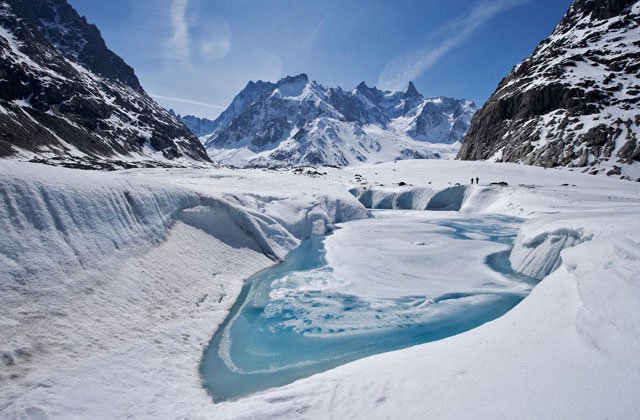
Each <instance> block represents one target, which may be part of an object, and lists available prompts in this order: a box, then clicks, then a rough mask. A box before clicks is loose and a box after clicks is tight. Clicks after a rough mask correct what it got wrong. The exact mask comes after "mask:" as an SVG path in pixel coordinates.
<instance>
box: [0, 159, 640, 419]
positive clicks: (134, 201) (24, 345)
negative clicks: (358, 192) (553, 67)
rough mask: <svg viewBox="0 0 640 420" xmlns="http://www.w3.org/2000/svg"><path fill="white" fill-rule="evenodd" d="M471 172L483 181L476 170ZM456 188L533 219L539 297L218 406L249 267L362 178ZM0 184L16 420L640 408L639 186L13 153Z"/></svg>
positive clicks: (529, 172) (412, 188)
mask: <svg viewBox="0 0 640 420" xmlns="http://www.w3.org/2000/svg"><path fill="white" fill-rule="evenodd" d="M325 173H326V174H325ZM79 175H81V176H79ZM472 176H474V177H475V176H479V177H480V185H473V186H471V185H468V184H466V185H465V183H466V182H467V181H468V180H469V179H470V178H471V177H472ZM498 182H507V183H508V185H506V186H505V185H504V184H497V185H491V183H498ZM400 183H404V184H406V185H402V186H399V185H398V184H400ZM456 183H460V184H462V185H460V186H459V189H461V190H462V191H463V194H462V199H461V200H460V201H457V200H459V198H460V197H459V195H458V194H443V197H441V201H442V203H443V204H444V203H445V201H446V200H453V201H455V204H459V208H460V211H462V212H468V213H471V214H473V213H475V212H482V213H503V214H509V215H514V216H520V217H524V218H527V219H529V220H528V221H527V222H525V224H524V225H523V227H522V229H521V232H520V234H519V237H518V239H517V242H516V246H515V248H514V250H513V251H512V254H511V261H512V264H513V266H514V267H515V268H517V269H518V270H520V271H523V272H527V273H529V274H532V275H535V276H537V277H541V278H542V281H541V283H539V284H538V285H537V286H536V287H535V289H534V290H533V292H532V293H531V295H530V296H529V297H527V298H526V299H525V300H524V301H523V302H522V303H520V304H519V305H518V306H517V307H516V308H514V309H513V310H512V311H510V312H509V313H507V314H506V315H504V316H503V317H501V318H499V319H497V320H495V321H493V322H490V323H488V324H485V325H483V326H481V327H479V328H477V329H475V330H471V331H469V332H467V333H464V334H461V335H458V336H455V337H450V338H447V339H444V340H441V341H438V342H433V343H429V344H425V345H420V346H416V347H412V348H409V349H404V350H400V351H395V352H391V353H385V354H380V355H376V356H372V357H368V358H366V359H362V360H359V361H357V362H354V363H349V364H347V365H344V366H341V367H338V368H336V369H333V370H330V371H327V372H324V373H322V374H319V375H315V376H312V377H309V378H306V379H303V380H300V381H297V382H295V383H292V384H290V385H287V386H285V387H282V388H277V389H271V390H268V391H265V392H263V393H260V394H256V395H252V396H249V397H246V398H242V399H240V400H237V401H231V402H225V403H222V404H213V403H212V400H211V398H210V396H209V395H207V394H206V392H205V390H204V389H203V387H202V384H201V379H200V377H199V373H198V366H199V363H200V358H201V355H202V351H203V348H204V346H206V344H207V343H208V341H209V339H210V337H211V335H212V333H213V332H214V331H215V329H216V328H217V327H218V326H219V325H220V323H221V322H222V321H223V320H224V318H225V316H226V314H227V313H228V311H229V309H230V307H231V306H232V304H233V302H234V301H235V299H236V297H237V296H238V293H239V292H240V288H241V286H242V283H243V280H244V279H246V278H247V277H248V276H249V275H250V274H251V273H253V272H256V271H258V270H260V269H261V268H264V267H266V266H267V265H269V264H272V263H273V262H274V257H279V256H282V255H284V253H286V252H287V251H288V250H290V249H291V248H292V247H294V246H295V245H296V244H297V243H298V242H299V240H300V238H304V237H307V236H309V235H312V234H321V233H323V232H324V231H326V230H327V229H329V228H332V227H333V226H334V225H335V224H336V223H337V222H340V221H348V220H352V219H356V218H361V217H365V216H366V213H365V209H364V207H363V206H362V205H361V204H359V203H358V202H357V201H356V199H355V197H354V196H353V195H352V194H350V193H349V192H348V190H349V189H354V190H355V189H358V188H359V189H364V188H365V187H369V188H372V189H374V190H375V191H376V194H378V195H379V197H380V198H381V199H382V197H383V194H386V195H387V197H395V198H396V199H395V202H396V203H398V202H400V203H402V206H406V205H408V204H409V203H410V204H411V208H413V206H414V204H415V208H420V206H421V204H420V203H428V202H429V201H430V200H431V198H433V197H436V196H438V194H439V193H441V192H443V191H445V192H446V191H450V190H451V189H455V188H456V187H458V186H456V185H455V184H456ZM0 184H1V185H0V233H1V234H2V235H1V236H0V238H2V239H1V240H0V256H1V258H2V260H1V261H0V262H1V263H0V303H1V304H0V417H2V418H47V417H48V418H65V419H67V418H96V417H100V418H103V417H108V418H123V417H124V418H126V417H130V418H212V417H215V418H229V419H235V418H238V419H240V418H242V419H245V418H261V419H262V418H310V419H319V418H322V419H324V418H366V419H375V418H398V417H401V418H402V417H406V418H461V419H462V418H468V417H469V413H472V416H473V417H474V418H487V419H493V418H581V419H582V418H584V419H590V418H594V419H595V418H625V419H626V418H636V417H638V414H639V413H640V405H639V403H638V399H637V398H636V397H637V395H638V392H640V364H639V360H638V357H637V354H638V352H639V351H640V314H639V313H638V311H637V310H636V308H637V307H638V304H639V303H640V296H639V295H638V290H640V285H638V279H639V278H640V276H638V273H639V272H640V253H639V252H638V250H639V249H640V244H639V243H638V239H637V238H636V237H635V236H637V235H636V232H637V231H638V229H640V225H639V223H640V219H639V218H638V214H640V198H639V197H640V184H638V183H631V182H624V181H620V180H616V179H611V178H606V177H591V176H588V175H585V174H580V173H576V172H571V171H568V170H566V169H543V168H538V167H531V166H524V165H517V164H497V163H491V162H460V161H444V160H413V161H410V160H407V161H399V162H397V163H393V162H391V163H386V164H380V165H363V166H360V167H357V168H346V169H333V168H327V169H323V170H321V171H316V170H311V169H308V170H302V171H300V170H298V171H294V170H291V171H289V170H257V169H251V170H231V169H213V168H212V169H207V170H197V171H196V170H192V169H171V170H168V171H167V170H164V169H139V170H131V171H120V172H112V173H103V172H94V171H82V172H81V171H77V170H71V169H65V168H53V167H47V166H42V165H36V164H30V163H20V162H12V161H7V160H4V161H0ZM398 198H400V199H399V200H398ZM387 201H389V199H388V198H387ZM390 201H391V202H392V203H393V202H394V200H393V198H392V199H391V200H390ZM453 201H451V203H453ZM380 202H382V201H380ZM410 214H411V213H410V212H409V213H407V217H410ZM420 214H421V215H420V216H419V217H421V218H425V217H429V215H425V214H423V213H420ZM349 232H353V230H352V229H344V232H343V234H350V233H349ZM365 233H366V234H367V235H371V234H372V232H370V231H367V232H365ZM391 239H393V241H397V242H398V243H405V242H406V241H407V238H406V236H405V235H403V232H401V231H400V232H398V235H397V236H394V237H393V238H391ZM338 243H339V241H327V246H328V247H329V248H331V247H334V248H331V249H328V252H329V253H330V254H332V255H344V254H345V252H343V251H342V250H341V249H339V248H335V246H336V244H338ZM406 246H409V245H406ZM351 255H354V258H359V261H355V262H356V263H357V264H355V266H359V265H360V266H366V265H367V258H369V257H368V255H366V253H361V254H354V253H353V252H351ZM269 256H270V257H269ZM387 268H388V269H389V270H399V271H401V270H403V266H402V262H398V265H397V266H393V267H387ZM554 268H555V271H553V272H551V273H550V270H552V269H554ZM455 269H456V267H452V271H453V272H455Z"/></svg>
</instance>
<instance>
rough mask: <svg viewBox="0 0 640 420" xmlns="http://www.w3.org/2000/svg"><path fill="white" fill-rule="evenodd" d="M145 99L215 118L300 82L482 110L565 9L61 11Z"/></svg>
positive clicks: (452, 2) (204, 5)
mask: <svg viewBox="0 0 640 420" xmlns="http://www.w3.org/2000/svg"><path fill="white" fill-rule="evenodd" d="M69 2H70V3H71V4H72V5H73V6H74V7H75V8H76V10H78V11H79V13H80V14H82V15H84V16H86V17H87V19H88V20H89V22H92V23H95V24H96V25H98V27H99V28H100V30H101V32H102V35H103V37H104V38H105V40H106V42H107V45H108V46H109V48H111V49H112V50H113V51H115V52H116V53H117V54H119V55H120V56H122V57H123V58H124V59H125V61H127V63H129V64H130V65H131V66H133V67H134V69H135V70H136V74H137V75H138V77H139V78H140V80H141V82H142V85H143V86H144V88H145V89H146V91H147V92H149V93H150V94H152V95H153V96H154V97H155V99H156V100H157V101H158V102H159V103H161V104H162V105H164V106H166V107H172V108H174V109H175V110H176V111H178V112H180V113H182V114H185V113H191V114H195V115H199V116H206V117H210V118H212V117H215V116H216V115H218V114H219V113H220V112H221V111H222V110H223V109H224V108H225V107H226V106H227V105H228V104H229V102H230V101H231V100H232V99H233V97H234V96H235V95H236V94H237V93H238V92H239V91H240V89H242V88H243V87H244V85H245V84H246V83H247V82H248V81H249V80H259V79H261V80H269V81H276V80H277V79H279V78H281V77H284V76H286V75H292V74H297V73H301V72H305V73H307V74H308V75H309V77H310V78H311V79H313V80H317V81H318V82H320V83H322V84H324V85H327V86H341V87H343V88H344V89H352V88H353V87H355V86H356V85H357V84H358V83H359V82H360V81H363V80H364V81H365V82H366V83H367V84H368V85H370V86H378V87H380V88H386V89H393V90H395V89H404V87H405V86H406V83H407V82H408V81H409V80H413V81H414V82H415V84H416V87H417V88H418V90H419V91H420V92H421V93H422V94H424V95H426V96H440V95H444V96H452V97H455V98H468V99H471V100H473V101H475V102H476V103H477V104H478V105H481V104H482V103H483V102H484V101H486V99H487V98H488V97H489V95H490V94H491V93H492V92H493V90H494V89H495V87H496V86H497V84H498V83H499V82H500V80H501V79H502V78H503V77H504V76H505V75H506V74H507V73H508V72H509V70H510V69H511V68H512V67H513V66H514V65H515V64H516V63H518V62H519V61H520V60H522V59H523V58H525V57H526V56H528V55H529V54H530V53H531V51H533V49H534V48H535V46H536V45H537V44H538V42H540V41H541V40H542V39H544V38H545V37H546V36H547V35H549V33H550V32H551V31H552V30H553V28H554V27H555V25H556V24H557V23H558V21H559V20H560V19H561V17H562V16H563V15H564V13H565V11H566V10H567V9H568V7H569V5H570V4H571V0H444V1H443V0H423V1H408V0H407V1H404V0H388V1H386V0H385V1H364V0H359V1H355V0H326V1H304V0H299V1H287V0H253V1H249V0H233V1H232V0H227V1H215V0H111V1H108V2H106V1H87V0H69Z"/></svg>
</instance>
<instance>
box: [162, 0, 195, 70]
mask: <svg viewBox="0 0 640 420" xmlns="http://www.w3.org/2000/svg"><path fill="white" fill-rule="evenodd" d="M188 6H189V0H171V6H170V8H169V19H170V23H171V31H172V34H171V37H170V38H169V39H168V40H167V44H166V54H167V58H169V59H170V60H189V58H190V57H191V40H190V36H189V23H188V21H187V7H188Z"/></svg>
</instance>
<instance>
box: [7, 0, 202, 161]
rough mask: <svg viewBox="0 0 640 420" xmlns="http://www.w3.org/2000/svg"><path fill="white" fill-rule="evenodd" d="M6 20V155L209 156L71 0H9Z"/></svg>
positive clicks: (72, 158) (54, 157) (66, 158)
mask: <svg viewBox="0 0 640 420" xmlns="http://www.w3.org/2000/svg"><path fill="white" fill-rule="evenodd" d="M0 27H2V28H3V32H2V35H0V111H1V112H0V156H9V155H15V154H18V155H22V156H27V157H30V158H32V157H34V156H36V157H37V159H39V160H41V159H45V160H47V161H50V162H51V163H64V162H67V163H68V164H72V165H77V166H78V167H81V166H83V165H84V164H83V163H82V162H81V161H82V160H84V161H85V162H86V166H90V167H93V166H95V165H96V162H98V161H101V160H106V161H114V162H121V161H123V159H130V160H132V161H136V160H144V161H158V160H163V161H164V160H169V161H170V160H175V159H176V158H186V159H187V161H190V160H195V161H203V162H204V161H209V158H208V156H207V154H206V152H205V150H204V148H203V147H202V145H201V144H200V142H199V141H198V140H197V138H195V137H194V136H193V135H192V134H191V133H190V132H189V131H188V130H187V128H186V127H185V126H184V125H182V124H181V123H180V122H178V121H177V120H176V119H175V118H174V117H173V116H172V115H170V114H169V113H168V112H167V111H166V110H164V109H163V108H162V107H160V106H159V105H158V104H156V103H155V102H154V101H153V100H152V99H151V98H150V97H149V96H148V95H147V94H146V93H145V92H144V90H143V89H142V87H141V86H140V83H139V81H138V78H137V77H136V75H135V73H134V71H133V69H132V68H131V67H129V66H128V65H127V64H126V63H125V62H124V61H123V60H122V59H121V58H120V57H118V56H117V55H116V54H114V53H113V52H112V51H110V50H109V49H108V48H107V47H106V45H105V43H104V40H103V39H102V37H101V35H100V32H99V31H98V29H97V28H96V27H95V25H91V24H89V23H88V22H87V21H86V19H85V18H84V17H81V16H79V15H78V14H77V13H76V11H75V10H74V9H73V8H72V7H71V6H70V5H69V4H68V3H67V2H66V1H65V0H6V1H5V2H2V3H0ZM105 165H106V164H105ZM107 166H109V165H107Z"/></svg>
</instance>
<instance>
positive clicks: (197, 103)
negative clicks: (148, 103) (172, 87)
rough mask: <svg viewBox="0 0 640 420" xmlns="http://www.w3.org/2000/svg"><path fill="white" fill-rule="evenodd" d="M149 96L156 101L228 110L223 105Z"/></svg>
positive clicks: (154, 95) (152, 94) (164, 96)
mask: <svg viewBox="0 0 640 420" xmlns="http://www.w3.org/2000/svg"><path fill="white" fill-rule="evenodd" d="M149 96H151V97H152V98H155V99H162V100H165V101H170V102H179V103H183V104H189V105H196V106H203V107H207V108H215V109H225V108H226V107H225V106H222V105H216V104H212V103H208V102H200V101H194V100H191V99H184V98H176V97H175V96H166V95H157V94H155V93H150V94H149Z"/></svg>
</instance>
